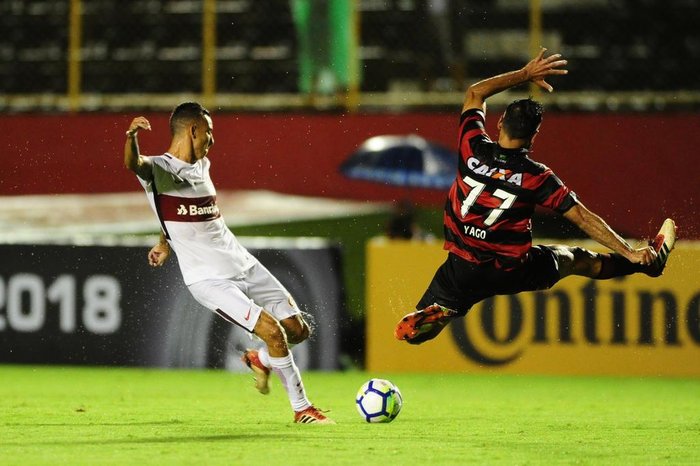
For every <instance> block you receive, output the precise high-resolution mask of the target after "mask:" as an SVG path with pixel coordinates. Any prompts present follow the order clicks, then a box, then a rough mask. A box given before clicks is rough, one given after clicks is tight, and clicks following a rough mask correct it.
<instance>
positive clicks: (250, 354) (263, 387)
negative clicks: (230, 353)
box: [241, 349, 270, 395]
mask: <svg viewBox="0 0 700 466" xmlns="http://www.w3.org/2000/svg"><path fill="white" fill-rule="evenodd" d="M241 361H243V362H244V363H245V365H246V366H248V367H250V370H252V371H253V378H254V379H255V388H257V389H258V391H259V392H260V393H262V394H263V395H267V394H268V393H270V385H269V383H268V381H269V378H270V369H268V368H267V367H265V366H264V365H263V363H262V362H260V358H259V357H258V352H257V351H256V350H251V349H249V350H246V352H245V353H243V356H242V357H241Z"/></svg>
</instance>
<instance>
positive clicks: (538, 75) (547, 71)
mask: <svg viewBox="0 0 700 466" xmlns="http://www.w3.org/2000/svg"><path fill="white" fill-rule="evenodd" d="M546 51H547V49H546V48H544V47H542V48H540V53H538V54H537V56H536V57H535V58H533V59H532V60H530V62H529V63H528V64H527V65H525V66H524V67H523V70H524V71H525V72H526V73H527V78H528V80H529V81H532V82H533V83H535V84H536V85H538V86H539V87H541V88H542V89H544V90H545V91H547V92H552V91H553V90H554V88H553V87H552V86H551V85H550V84H549V83H548V82H547V81H545V80H544V79H545V78H546V77H547V76H551V75H557V74H566V73H568V72H569V71H568V70H565V69H562V68H561V67H562V66H564V65H566V64H567V63H568V62H567V61H566V60H562V59H561V54H558V53H555V54H553V55H550V56H548V57H546V58H545V56H544V53H545V52H546Z"/></svg>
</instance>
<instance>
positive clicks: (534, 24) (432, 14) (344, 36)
mask: <svg viewBox="0 0 700 466" xmlns="http://www.w3.org/2000/svg"><path fill="white" fill-rule="evenodd" d="M698 24H700V0H663V1H662V0H530V1H527V0H120V1H117V0H0V30H2V31H3V34H2V35H1V36H0V81H1V82H2V88H1V89H0V110H2V111H10V112H12V111H15V112H23V111H65V110H78V111H80V110H83V111H104V110H121V109H123V108H153V109H166V108H170V106H171V104H172V98H171V97H170V96H171V95H172V94H195V95H200V96H202V97H203V99H204V100H205V102H207V103H209V105H213V106H215V107H216V108H218V109H234V110H236V109H246V110H256V109H259V110H265V111H269V110H275V109H278V110H288V109H289V108H314V107H332V108H335V107H340V108H346V109H351V110H352V109H362V108H373V107H379V108H390V107H397V106H398V107H410V108H422V107H441V106H442V107H444V106H446V105H448V104H449V105H454V104H455V102H459V101H461V99H460V98H459V97H457V98H455V97H456V93H460V94H461V92H463V90H464V87H465V85H466V84H467V83H470V82H473V81H475V80H477V79H480V78H483V77H487V76H490V75H493V74H495V73H499V72H503V71H506V70H510V69H514V68H517V67H520V66H522V65H523V64H524V62H526V61H527V60H528V58H529V57H530V56H531V55H532V54H533V52H534V51H536V50H537V49H538V47H539V46H540V45H545V46H546V47H548V48H549V49H550V50H551V51H559V52H561V53H562V54H564V55H565V57H566V58H568V59H569V61H570V63H569V65H568V68H569V70H570V74H569V76H568V77H567V78H566V79H557V80H556V83H555V87H556V89H557V93H556V96H555V97H553V100H552V101H551V102H549V107H550V108H552V107H555V108H556V107H560V108H563V109H565V110H571V109H573V110H584V111H585V110H593V111H601V110H603V111H605V110H621V109H622V110H633V111H635V110H636V111H655V110H669V109H670V110H674V109H682V110H687V109H691V110H695V109H697V108H698V107H700V79H698V78H700V66H698V63H699V62H700V28H698V27H697V25H698ZM168 94H170V96H168V97H167V98H163V99H159V96H161V97H162V96H165V95H168ZM161 102H162V103H161Z"/></svg>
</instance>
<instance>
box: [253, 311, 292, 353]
mask: <svg viewBox="0 0 700 466" xmlns="http://www.w3.org/2000/svg"><path fill="white" fill-rule="evenodd" d="M253 333H255V335H257V336H258V337H259V338H260V339H261V340H262V341H264V342H265V344H267V346H268V348H279V349H282V348H286V347H287V335H286V332H285V330H284V328H283V327H282V325H280V323H279V322H278V321H277V319H275V318H274V317H272V316H271V315H270V314H268V313H267V312H265V311H263V312H262V313H261V314H260V318H259V319H258V322H257V324H255V329H254V330H253Z"/></svg>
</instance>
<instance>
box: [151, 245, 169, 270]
mask: <svg viewBox="0 0 700 466" xmlns="http://www.w3.org/2000/svg"><path fill="white" fill-rule="evenodd" d="M168 257H170V246H168V243H158V244H156V245H155V246H153V247H152V248H151V250H150V251H148V265H150V266H151V267H160V266H161V265H163V264H164V263H165V261H166V260H168Z"/></svg>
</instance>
